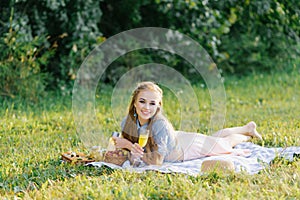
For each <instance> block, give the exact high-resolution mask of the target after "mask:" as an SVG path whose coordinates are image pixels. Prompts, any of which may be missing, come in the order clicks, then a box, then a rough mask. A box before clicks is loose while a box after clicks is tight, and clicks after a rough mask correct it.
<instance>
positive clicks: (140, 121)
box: [138, 118, 149, 126]
mask: <svg viewBox="0 0 300 200" xmlns="http://www.w3.org/2000/svg"><path fill="white" fill-rule="evenodd" d="M148 122H149V119H148V120H144V119H142V120H140V119H139V118H138V123H139V124H140V126H143V125H145V124H147V123H148Z"/></svg>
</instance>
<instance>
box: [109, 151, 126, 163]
mask: <svg viewBox="0 0 300 200" xmlns="http://www.w3.org/2000/svg"><path fill="white" fill-rule="evenodd" d="M127 159H128V151H127V150H125V149H116V150H115V151H107V152H106V153H105V155H104V162H109V163H113V164H116V165H120V166H121V165H122V164H123V163H124V162H125V161H126V160H127Z"/></svg>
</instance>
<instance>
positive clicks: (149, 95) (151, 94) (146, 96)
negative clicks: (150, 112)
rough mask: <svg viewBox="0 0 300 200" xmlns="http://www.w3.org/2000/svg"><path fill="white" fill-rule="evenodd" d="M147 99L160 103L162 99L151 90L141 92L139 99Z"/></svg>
mask: <svg viewBox="0 0 300 200" xmlns="http://www.w3.org/2000/svg"><path fill="white" fill-rule="evenodd" d="M141 98H142V99H145V100H148V101H160V100H161V97H160V95H159V94H158V92H156V91H151V90H143V91H141V92H139V94H138V96H137V99H141Z"/></svg>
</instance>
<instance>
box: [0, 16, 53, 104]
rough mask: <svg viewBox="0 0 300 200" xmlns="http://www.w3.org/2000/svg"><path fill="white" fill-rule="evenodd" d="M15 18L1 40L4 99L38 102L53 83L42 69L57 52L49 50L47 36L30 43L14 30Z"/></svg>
mask: <svg viewBox="0 0 300 200" xmlns="http://www.w3.org/2000/svg"><path fill="white" fill-rule="evenodd" d="M12 13H13V12H12ZM12 16H13V15H11V20H10V22H11V24H10V27H9V29H8V32H6V33H4V34H3V35H2V36H1V37H0V49H2V52H1V53H0V80H1V82H0V96H2V97H11V98H14V97H15V96H19V97H22V98H25V99H27V100H29V101H37V100H38V99H39V97H41V96H42V95H43V92H44V91H45V85H46V83H47V81H49V79H48V73H46V72H43V71H42V70H41V68H42V66H46V65H47V64H48V62H49V59H50V58H51V57H52V56H53V53H54V49H47V48H45V46H44V43H45V42H47V37H45V36H40V37H37V36H36V37H34V38H33V39H30V40H28V39H27V38H26V35H23V34H21V33H19V31H18V30H16V29H14V27H13V26H14V25H13V23H12Z"/></svg>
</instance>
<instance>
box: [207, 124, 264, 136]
mask: <svg viewBox="0 0 300 200" xmlns="http://www.w3.org/2000/svg"><path fill="white" fill-rule="evenodd" d="M233 134H240V135H243V136H253V137H258V138H259V139H262V137H261V135H260V134H259V133H258V132H257V131H256V124H255V122H253V121H251V122H249V123H248V124H246V125H245V126H238V127H232V128H225V129H222V130H220V131H218V132H216V133H214V134H213V135H212V136H214V137H228V136H230V135H233ZM234 138H236V137H234ZM241 138H243V137H241Z"/></svg>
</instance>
